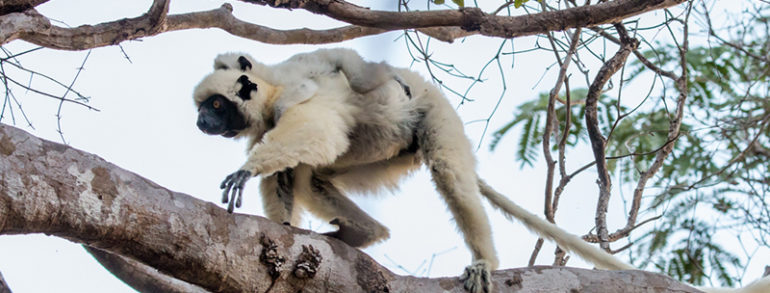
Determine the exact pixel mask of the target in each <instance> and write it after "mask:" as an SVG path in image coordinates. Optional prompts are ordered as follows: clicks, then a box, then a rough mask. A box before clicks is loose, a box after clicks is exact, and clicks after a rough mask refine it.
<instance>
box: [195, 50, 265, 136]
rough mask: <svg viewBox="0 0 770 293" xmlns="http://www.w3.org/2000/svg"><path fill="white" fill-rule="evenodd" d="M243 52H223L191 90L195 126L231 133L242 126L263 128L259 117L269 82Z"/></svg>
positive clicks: (204, 129) (239, 131) (205, 129)
mask: <svg viewBox="0 0 770 293" xmlns="http://www.w3.org/2000/svg"><path fill="white" fill-rule="evenodd" d="M252 66H253V63H252V61H250V60H249V58H247V57H245V56H244V55H235V54H225V55H220V56H218V57H217V58H216V59H215V61H214V72H213V73H211V74H209V75H208V76H206V77H205V78H203V80H202V81H201V82H200V83H199V84H198V86H197V87H196V88H195V91H194V92H193V99H194V101H195V106H197V107H198V122H197V124H198V128H200V130H201V131H203V132H204V133H206V134H211V135H222V136H224V137H234V136H237V135H239V134H241V133H242V132H243V131H244V130H246V129H250V128H254V127H256V128H257V129H256V130H258V131H259V130H261V129H262V128H264V126H263V125H264V122H263V120H264V119H263V117H262V112H263V108H264V106H265V102H266V101H267V100H268V94H269V93H271V92H272V85H270V84H268V83H267V82H265V81H264V80H263V79H261V78H260V77H259V76H257V75H256V74H255V73H254V71H252V70H251V69H252Z"/></svg>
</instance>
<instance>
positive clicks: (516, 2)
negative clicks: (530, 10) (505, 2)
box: [513, 0, 529, 8]
mask: <svg viewBox="0 0 770 293" xmlns="http://www.w3.org/2000/svg"><path fill="white" fill-rule="evenodd" d="M527 2H529V0H514V1H513V7H516V8H519V7H521V5H524V3H527Z"/></svg>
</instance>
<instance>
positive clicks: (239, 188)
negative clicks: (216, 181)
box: [219, 170, 251, 214]
mask: <svg viewBox="0 0 770 293" xmlns="http://www.w3.org/2000/svg"><path fill="white" fill-rule="evenodd" d="M249 179H251V171H246V170H238V171H235V173H233V174H230V175H227V177H225V180H224V181H222V184H220V185H219V188H220V189H224V190H225V191H224V192H222V203H227V202H228V200H229V201H230V204H229V205H227V212H228V213H231V214H232V213H233V204H235V207H239V208H240V207H241V201H242V197H243V186H244V185H245V184H246V181H249ZM231 190H232V193H230V191H231ZM236 195H237V196H238V197H237V198H236V197H235V196H236Z"/></svg>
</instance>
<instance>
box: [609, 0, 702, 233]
mask: <svg viewBox="0 0 770 293" xmlns="http://www.w3.org/2000/svg"><path fill="white" fill-rule="evenodd" d="M689 3H690V4H689V5H688V9H687V16H686V17H687V18H688V19H689V17H690V12H691V11H692V2H689ZM683 23H684V28H683V31H684V32H683V39H684V40H683V42H682V45H678V48H679V66H680V67H681V70H682V71H681V73H680V74H679V77H678V78H677V79H676V80H675V85H676V89H677V91H678V92H679V96H678V97H677V101H676V109H675V110H674V116H673V117H671V118H670V119H671V120H670V122H669V125H668V135H667V138H666V140H667V141H672V143H666V144H664V145H663V147H662V148H661V149H660V151H659V152H658V153H657V154H656V155H655V160H654V161H653V162H652V164H650V167H649V168H648V169H647V170H646V171H644V172H642V173H641V174H640V175H639V180H638V181H637V183H636V188H634V193H633V195H632V200H631V210H630V211H629V213H628V220H627V222H626V226H625V227H623V228H620V229H618V230H617V231H615V232H613V234H615V235H628V233H630V231H631V230H633V227H634V226H636V218H637V217H638V211H639V209H640V207H641V204H642V194H643V193H644V187H645V186H646V185H647V181H648V180H650V178H652V176H654V175H655V173H657V172H658V170H660V168H661V167H662V166H663V162H664V161H665V160H666V158H667V157H668V155H669V154H671V152H673V151H674V146H675V143H674V141H676V140H677V138H679V130H680V128H681V126H682V121H683V120H684V107H685V101H687V93H688V84H687V79H688V78H689V77H688V75H687V50H688V46H689V38H688V37H689V32H688V25H687V24H688V22H687V21H684V22H683Z"/></svg>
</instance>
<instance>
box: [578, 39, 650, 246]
mask: <svg viewBox="0 0 770 293" xmlns="http://www.w3.org/2000/svg"><path fill="white" fill-rule="evenodd" d="M615 28H616V29H617V30H618V32H619V33H620V35H621V41H622V44H623V45H622V46H621V47H620V49H619V50H618V52H617V53H615V56H613V57H612V58H610V60H607V62H605V63H604V65H602V68H601V69H599V72H598V73H597V75H596V77H595V78H594V81H593V83H591V86H590V87H589V89H588V94H587V95H586V106H585V121H586V130H588V138H589V139H590V140H591V148H592V150H593V154H594V160H595V161H596V172H597V173H598V175H599V181H598V184H599V201H598V204H597V207H596V228H597V233H598V234H599V239H601V242H600V245H601V247H602V248H603V249H604V250H607V251H609V250H610V248H609V243H608V241H609V240H608V231H607V205H608V203H609V198H610V187H611V184H612V183H611V181H610V174H609V171H608V170H607V161H606V159H605V147H606V140H605V138H604V136H602V134H601V131H600V130H599V118H598V115H597V112H598V109H597V104H598V101H599V96H600V95H601V93H602V90H603V89H604V85H605V84H606V83H607V81H609V80H610V78H611V77H612V75H613V74H615V72H617V71H618V70H620V68H621V67H622V66H623V65H624V64H625V61H626V58H628V55H629V54H631V51H633V50H634V49H635V48H636V47H637V46H638V45H639V41H637V40H635V39H631V38H630V37H629V36H628V34H627V33H625V29H624V28H623V26H621V25H616V26H615Z"/></svg>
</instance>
